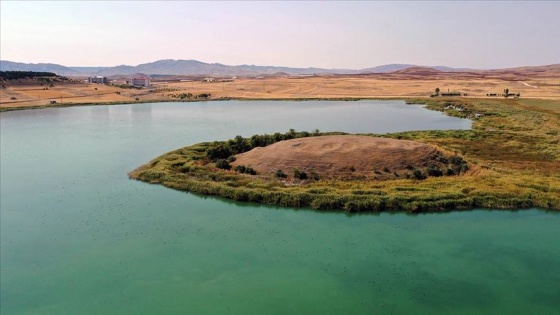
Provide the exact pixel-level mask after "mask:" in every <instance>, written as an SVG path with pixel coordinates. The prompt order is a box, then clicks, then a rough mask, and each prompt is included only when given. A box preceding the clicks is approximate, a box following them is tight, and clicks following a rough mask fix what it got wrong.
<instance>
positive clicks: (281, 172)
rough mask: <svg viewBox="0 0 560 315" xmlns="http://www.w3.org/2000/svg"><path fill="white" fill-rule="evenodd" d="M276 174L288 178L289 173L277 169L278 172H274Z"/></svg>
mask: <svg viewBox="0 0 560 315" xmlns="http://www.w3.org/2000/svg"><path fill="white" fill-rule="evenodd" d="M274 175H276V177H278V178H286V177H288V175H286V173H284V171H283V170H276V172H275V173H274Z"/></svg>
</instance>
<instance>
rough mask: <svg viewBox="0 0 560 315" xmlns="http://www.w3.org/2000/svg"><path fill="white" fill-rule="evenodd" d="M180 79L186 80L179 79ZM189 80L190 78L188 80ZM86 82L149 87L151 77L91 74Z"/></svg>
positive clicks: (214, 79) (230, 79) (212, 80)
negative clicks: (118, 77)
mask: <svg viewBox="0 0 560 315" xmlns="http://www.w3.org/2000/svg"><path fill="white" fill-rule="evenodd" d="M236 78H237V77H232V78H227V79H226V78H222V79H216V78H211V77H210V78H204V79H202V80H201V81H202V82H209V83H211V82H233V81H234V80H235V79H236ZM180 81H187V80H180ZM188 81H191V80H188ZM87 82H88V83H99V84H112V85H129V86H133V87H139V88H142V87H150V86H151V84H152V82H151V79H150V78H149V77H146V76H134V77H131V78H129V79H128V80H109V79H108V78H107V77H104V76H100V75H98V76H92V77H89V78H88V79H87Z"/></svg>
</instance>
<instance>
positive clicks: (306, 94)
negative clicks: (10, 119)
mask: <svg viewBox="0 0 560 315" xmlns="http://www.w3.org/2000/svg"><path fill="white" fill-rule="evenodd" d="M557 72H558V73H557ZM435 88H440V91H441V92H442V93H443V92H447V91H450V92H460V93H462V94H467V97H476V98H484V97H487V94H490V93H496V94H498V95H499V94H501V93H503V91H504V89H509V91H510V93H516V94H517V93H520V94H521V98H522V99H525V98H540V99H552V100H560V71H557V69H555V68H554V69H553V70H552V71H547V72H546V75H543V74H542V73H534V72H527V73H519V71H517V72H508V71H501V72H497V71H494V72H492V71H486V72H484V73H482V74H481V73H467V72H438V71H428V70H426V69H425V68H410V69H406V70H403V71H398V72H394V73H389V74H364V75H331V76H307V77H301V76H300V77H290V76H285V77H265V78H239V79H235V80H233V81H228V82H222V81H221V80H215V81H214V82H202V81H200V80H196V81H194V80H193V81H180V80H175V81H173V80H168V81H159V82H158V81H155V82H153V84H152V87H150V88H146V89H141V90H136V89H123V88H120V87H117V86H111V85H102V84H86V83H58V84H55V86H53V87H49V88H48V89H47V88H46V87H44V86H40V85H38V84H37V85H17V84H5V87H4V88H2V89H1V90H0V108H2V109H4V110H6V109H8V108H22V107H40V106H46V105H49V104H50V103H51V101H56V104H54V105H55V106H57V105H62V106H68V105H72V104H104V103H134V102H150V101H178V100H185V101H186V100H195V96H197V95H200V94H210V95H211V96H210V99H227V98H234V99H313V98H325V99H328V98H411V97H415V98H416V97H427V96H429V95H430V94H432V93H433V92H434V90H435ZM188 93H190V94H192V95H193V97H191V98H187V97H186V94H188ZM181 94H184V97H183V98H181ZM490 98H501V97H499V96H498V97H490ZM51 106H52V105H51Z"/></svg>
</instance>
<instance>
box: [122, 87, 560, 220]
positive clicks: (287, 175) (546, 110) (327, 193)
mask: <svg viewBox="0 0 560 315" xmlns="http://www.w3.org/2000/svg"><path fill="white" fill-rule="evenodd" d="M407 102H408V103H409V104H424V105H426V107H427V108H428V109H431V110H438V111H442V112H444V113H446V114H448V115H452V116H457V117H464V118H470V119H472V120H473V128H472V130H451V131H408V132H399V133H391V134H375V135H374V134H369V135H366V136H371V137H376V138H391V139H401V140H409V141H414V142H417V143H421V144H425V145H429V146H431V147H433V148H435V149H436V151H435V152H437V153H435V155H432V156H433V159H437V160H438V161H440V162H441V163H440V164H438V165H436V164H433V163H431V164H430V163H428V164H426V163H424V164H418V165H406V167H405V169H399V170H393V169H390V168H388V167H379V166H376V168H375V169H373V168H372V169H371V174H370V175H367V176H366V175H363V174H360V173H359V172H357V173H355V172H356V169H355V168H354V167H349V168H348V170H347V174H348V176H325V175H324V174H316V173H313V172H308V171H306V170H305V169H297V168H294V169H286V167H285V166H283V167H284V169H278V170H276V171H275V172H270V171H267V172H262V173H260V172H258V171H257V170H256V169H255V168H254V167H253V166H252V165H240V164H239V163H237V164H236V162H235V160H236V158H235V156H238V157H239V154H244V153H245V152H250V151H251V150H252V149H254V148H257V150H261V149H262V148H263V147H264V148H266V147H268V146H271V145H273V144H277V143H278V142H280V141H284V140H289V141H293V139H299V138H307V137H320V136H328V135H333V134H335V133H320V132H319V131H317V130H316V131H314V132H296V131H294V130H290V131H289V132H287V133H284V134H281V133H276V134H274V135H255V136H253V137H250V138H243V137H241V136H237V137H236V138H234V139H232V140H229V141H221V142H205V143H199V144H195V145H192V146H188V147H184V148H181V149H178V150H174V151H172V152H169V153H166V154H164V155H162V156H160V157H158V158H156V159H154V160H152V161H151V162H150V163H148V164H145V165H143V166H141V167H139V168H137V169H136V170H134V171H132V172H131V173H130V174H129V176H130V178H133V179H138V180H142V181H145V182H149V183H154V184H162V185H164V186H167V187H170V188H173V189H178V190H184V191H191V192H195V193H199V194H204V195H217V196H222V197H225V198H230V199H234V200H238V201H251V202H260V203H266V204H275V205H280V206H289V207H311V208H314V209H338V210H344V211H348V212H360V211H407V212H435V211H449V210H455V209H470V208H476V207H483V208H492V209H521V208H529V207H540V208H544V209H550V210H560V108H559V105H558V102H557V101H544V100H519V99H491V100H489V99H472V98H460V99H459V98H448V99H446V98H437V99H415V100H408V101H407ZM336 134H342V133H336ZM442 163H443V164H442ZM389 175H390V176H389Z"/></svg>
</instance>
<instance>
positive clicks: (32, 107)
mask: <svg viewBox="0 0 560 315" xmlns="http://www.w3.org/2000/svg"><path fill="white" fill-rule="evenodd" d="M409 99H423V98H421V97H410V96H404V97H399V96H397V97H305V98H255V97H252V98H244V97H223V98H209V99H196V100H184V99H183V100H169V99H165V100H163V99H162V100H149V101H148V100H146V101H134V102H129V101H116V102H87V103H66V104H65V103H60V104H58V103H57V104H45V105H30V106H10V107H0V112H11V111H19V110H35V109H46V108H67V107H79V106H103V105H106V106H110V105H134V104H146V103H198V102H221V101H280V102H284V101H295V102H305V101H344V102H354V101H362V100H379V101H390V100H403V101H406V100H409Z"/></svg>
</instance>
